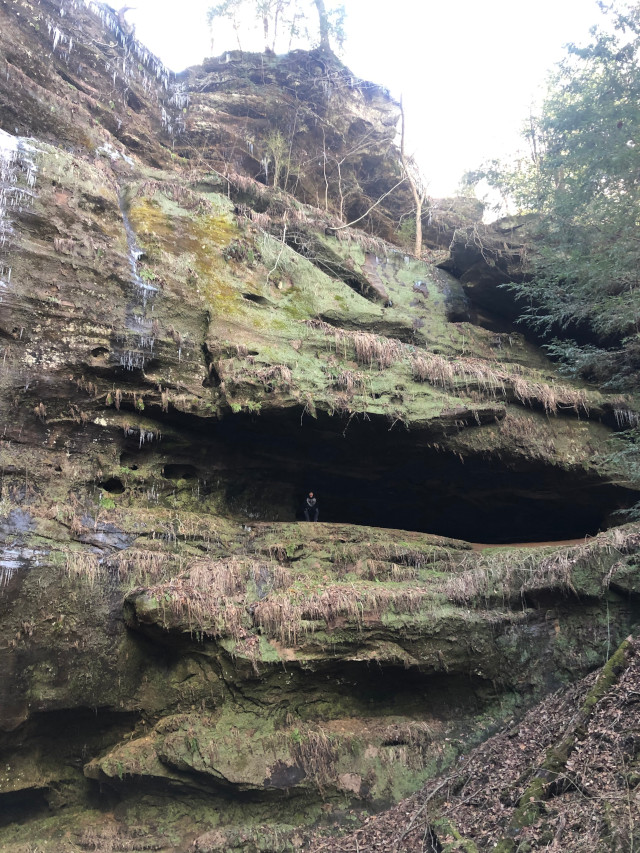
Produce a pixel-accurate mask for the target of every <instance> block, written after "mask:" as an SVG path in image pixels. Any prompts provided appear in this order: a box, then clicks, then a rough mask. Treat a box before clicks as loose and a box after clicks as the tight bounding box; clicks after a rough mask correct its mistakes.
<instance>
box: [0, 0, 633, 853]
mask: <svg viewBox="0 0 640 853" xmlns="http://www.w3.org/2000/svg"><path fill="white" fill-rule="evenodd" d="M0 24H1V28H0V359H1V366H2V369H1V370H0V389H1V390H0V417H1V419H2V434H1V438H0V460H1V464H2V468H1V481H0V489H1V492H0V534H1V536H2V541H3V555H2V561H1V563H0V612H1V613H2V619H1V621H0V642H1V645H2V649H3V652H2V657H0V678H1V680H0V746H1V749H2V759H3V760H2V767H3V772H2V774H0V810H1V811H0V814H2V819H1V820H0V847H2V849H3V850H6V851H9V853H24V851H26V850H29V849H32V848H31V847H30V845H32V844H33V843H35V844H36V846H37V848H38V850H40V849H43V850H55V851H78V850H104V851H108V850H109V851H111V850H131V851H137V850H148V849H155V850H163V851H164V850H166V851H169V850H185V851H186V850H198V851H201V853H204V851H209V850H210V851H213V850H243V851H267V850H289V849H299V848H301V847H303V846H304V845H305V844H307V845H308V844H312V845H313V844H315V843H316V842H314V841H308V840H305V836H304V835H303V831H306V830H305V829H304V828H305V827H309V826H312V825H313V826H324V827H325V828H326V827H333V826H334V825H335V826H336V827H338V828H340V827H341V828H343V829H344V828H345V827H346V828H348V827H350V826H352V825H353V823H354V821H358V820H360V818H361V817H364V816H366V815H367V814H369V813H371V812H373V811H379V810H381V809H384V808H386V807H389V806H391V805H392V804H394V803H396V802H398V801H399V800H400V799H401V798H402V797H404V796H407V795H409V794H412V793H413V792H415V791H416V790H417V789H418V788H419V787H420V786H421V785H422V784H423V783H425V782H428V781H429V780H432V779H434V778H435V777H436V776H437V775H438V774H439V773H441V772H444V771H446V770H447V768H450V767H451V766H453V765H454V763H455V762H456V761H457V760H458V757H459V756H461V755H463V754H465V753H466V752H468V750H469V749H470V748H471V747H473V746H474V745H476V744H477V743H479V742H480V741H482V740H484V739H485V738H486V737H488V736H489V735H490V734H492V733H494V732H495V731H496V730H497V729H498V728H499V727H500V726H501V725H502V724H503V723H507V722H508V723H509V725H513V724H514V723H513V720H514V719H516V718H518V719H519V718H520V717H521V716H522V715H523V714H524V712H525V711H526V710H527V709H528V708H529V707H531V706H532V704H533V703H535V702H536V701H538V700H540V699H541V698H542V697H543V696H544V695H546V694H548V693H549V692H550V691H553V690H555V689H559V688H562V687H563V686H565V685H568V684H570V683H572V682H574V681H575V680H576V679H578V678H581V677H582V676H584V675H585V674H586V673H588V672H589V671H591V670H594V669H595V668H597V667H599V666H601V665H602V664H604V663H605V661H606V660H607V658H608V656H609V654H610V653H611V652H613V651H614V650H615V648H616V647H617V645H618V644H619V643H620V642H621V641H622V640H623V639H624V638H625V637H626V636H627V635H628V634H629V632H630V631H631V630H632V628H633V626H634V625H635V624H636V623H637V617H638V612H637V596H638V583H639V581H638V573H637V571H638V570H637V553H638V542H639V541H640V540H639V539H638V536H639V534H638V529H637V527H634V526H633V525H628V526H626V527H623V528H614V527H613V524H614V523H615V521H616V518H617V516H616V515H615V514H614V513H615V512H616V511H617V510H620V509H623V508H625V507H628V506H629V505H631V504H633V503H634V502H635V501H636V500H637V498H638V495H637V493H636V492H635V491H634V489H633V487H632V485H631V484H630V483H629V482H628V481H627V479H626V476H625V472H624V471H622V470H619V469H618V468H616V465H615V463H614V461H612V460H611V457H610V455H608V441H609V439H610V437H611V435H612V431H613V430H615V429H617V428H619V427H620V426H625V425H627V424H628V423H631V422H637V417H638V416H637V414H636V413H635V411H634V409H633V405H632V402H631V401H630V400H628V399H626V398H623V397H620V396H616V397H613V396H611V395H607V394H604V393H602V392H601V391H600V390H598V389H597V388H595V387H591V386H587V385H585V384H575V383H572V382H570V381H567V380H565V379H562V378H561V377H559V375H558V374H557V371H556V369H555V367H554V365H553V364H551V363H550V362H549V361H548V360H547V359H546V358H545V357H544V356H543V355H542V353H541V351H540V350H539V349H538V348H537V347H536V346H535V345H534V344H533V343H531V342H530V341H527V340H526V338H525V337H524V336H523V334H522V333H521V332H519V331H516V330H514V328H513V327H512V326H511V322H510V317H509V311H508V310H503V309H502V308H501V307H500V306H498V310H499V312H500V315H501V316H496V315H495V310H496V305H497V303H498V302H499V301H500V300H499V297H497V296H496V293H497V291H496V286H495V285H496V282H497V283H500V281H502V280H504V278H503V276H507V277H508V276H509V275H515V274H520V267H519V266H517V265H518V262H519V261H518V248H517V241H516V239H515V238H512V236H509V239H508V240H507V238H506V237H505V235H504V234H502V235H501V234H500V232H499V231H497V230H495V229H494V230H493V231H492V232H491V235H490V240H489V239H488V238H486V237H485V239H484V240H478V242H475V238H474V236H473V235H474V234H479V233H480V231H481V230H482V226H481V225H480V224H479V218H480V216H481V211H479V210H477V208H476V206H475V205H474V203H473V202H470V201H468V200H456V201H451V202H447V201H440V202H438V203H437V204H434V205H433V206H432V210H431V214H430V219H429V220H428V221H427V220H425V235H426V239H427V241H428V244H429V249H428V252H427V254H428V255H429V258H430V259H431V260H432V261H433V262H434V263H428V262H427V261H426V260H418V259H416V258H413V257H412V256H411V255H409V254H408V253H407V250H406V248H405V244H404V243H403V238H402V228H401V221H402V218H403V217H404V216H405V215H406V214H407V213H409V212H410V210H411V199H410V193H409V191H408V189H407V187H406V186H405V185H404V184H403V182H402V173H401V167H400V162H399V157H398V151H397V147H396V145H395V141H394V140H395V136H396V124H397V120H398V107H397V105H396V104H395V103H394V102H393V100H392V99H391V98H390V97H389V94H388V93H387V92H386V91H385V90H384V89H382V88H380V87H378V86H374V85H372V84H370V83H367V82H365V81H362V80H359V79H357V78H356V77H354V76H353V75H352V74H351V73H350V72H349V71H348V69H346V68H345V67H344V66H343V65H342V64H341V63H340V62H339V61H338V60H337V59H335V57H331V56H330V55H327V53H326V52H319V51H318V52H314V51H310V52H303V51H298V52H294V53H292V54H289V55H287V56H284V57H276V56H273V55H266V54H265V55H247V54H239V53H235V52H232V53H229V54H225V55H223V56H222V57H220V58H218V59H211V60H207V62H205V64H204V65H203V66H201V67H196V68H191V69H189V70H188V71H186V72H184V73H183V74H180V75H177V76H176V75H174V74H173V73H172V72H170V71H169V70H168V69H166V68H165V67H164V65H163V64H162V63H161V62H160V61H159V60H158V59H157V58H156V57H154V56H153V55H152V54H151V53H150V52H149V51H148V50H147V49H146V48H145V47H144V46H143V45H141V44H140V43H139V42H137V41H136V40H135V37H134V34H133V33H131V32H127V31H124V30H123V29H122V27H121V22H120V21H119V18H118V15H117V13H116V12H114V11H113V10H111V9H110V8H109V7H107V6H104V5H101V4H98V3H96V2H93V0H82V2H81V0H58V2H55V3H54V2H51V0H39V1H38V0H2V3H1V5H0ZM356 220H357V222H356ZM350 223H353V224H351V225H350ZM463 234H464V235H465V236H464V238H463V236H462V235H463ZM505 240H506V242H505ZM491 241H493V243H492V242H491ZM485 246H493V248H494V249H495V250H496V251H497V252H498V254H499V263H497V264H496V262H495V257H493V256H489V255H488V254H487V252H486V251H485V250H484V247H485ZM498 250H499V251H498ZM436 263H437V266H436ZM516 266H517V269H516ZM496 267H498V268H499V274H497V275H496V274H494V273H493V272H492V270H495V269H496ZM472 269H473V270H474V272H473V273H472V272H469V270H472ZM478 281H481V283H482V284H481V286H480V287H479V290H478V289H477V288H476V286H475V285H476V284H477V282H478ZM471 284H473V285H474V286H473V287H472V286H471ZM478 294H480V295H478ZM492 300H493V301H492ZM309 489H313V490H314V491H315V492H317V493H318V495H319V498H320V513H321V514H320V522H319V523H317V524H310V525H305V524H304V523H300V522H301V517H302V516H301V512H300V510H301V504H302V500H303V497H304V495H305V494H306V492H308V491H309ZM599 531H601V532H599ZM586 537H588V538H586ZM557 540H576V541H573V542H572V543H567V544H562V545H559V544H557V545H556V546H549V547H538V548H535V549H531V548H527V547H522V548H519V547H518V548H514V547H510V548H507V547H497V546H500V545H502V546H504V545H506V544H509V543H510V544H511V545H513V543H518V542H519V543H527V542H538V543H542V542H551V541H554V542H557ZM474 542H475V543H484V544H485V545H487V544H492V545H493V546H496V547H494V549H489V550H487V549H486V548H483V547H481V546H480V545H472V544H470V543H474ZM317 843H318V844H319V843H322V844H324V845H325V847H324V848H323V849H331V846H330V843H331V842H326V841H322V842H317ZM438 843H440V842H438ZM327 844H329V846H326V845H327ZM434 844H435V842H434ZM308 849H316V848H315V847H313V846H311V847H308ZM433 849H443V848H441V847H440V848H437V847H435V846H434V848H433ZM451 849H457V848H451ZM460 849H462V848H460ZM603 849H604V848H603Z"/></svg>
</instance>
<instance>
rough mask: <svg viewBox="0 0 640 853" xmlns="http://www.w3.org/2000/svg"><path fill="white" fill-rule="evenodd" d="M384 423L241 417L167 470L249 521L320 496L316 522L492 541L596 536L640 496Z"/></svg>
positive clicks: (278, 515)
mask: <svg viewBox="0 0 640 853" xmlns="http://www.w3.org/2000/svg"><path fill="white" fill-rule="evenodd" d="M389 426H390V424H389V422H388V421H387V420H386V419H383V418H371V419H370V420H356V419H355V418H354V419H353V420H352V421H350V422H349V424H348V426H347V422H346V421H345V420H341V419H339V418H337V417H329V416H328V415H325V414H322V413H320V414H319V415H318V418H317V420H316V419H312V418H304V420H303V421H302V422H301V419H300V413H299V412H295V411H288V412H276V413H263V414H262V415H260V416H258V417H255V416H253V417H252V416H249V415H235V416H234V417H233V418H228V419H226V420H223V421H222V422H220V423H218V424H217V425H216V426H215V427H214V429H213V430H212V431H211V432H208V434H207V437H206V439H205V437H204V436H203V435H200V436H199V437H198V438H197V439H196V438H194V442H193V445H192V446H194V447H197V458H196V454H195V453H194V456H192V457H191V458H188V457H187V456H186V455H185V448H184V445H183V446H182V447H181V448H180V451H178V452H179V453H180V457H181V458H179V459H178V458H175V457H174V458H173V459H171V460H169V459H167V458H166V456H165V460H166V461H165V466H166V467H165V471H167V470H169V467H170V465H178V466H192V467H193V470H194V471H196V472H197V477H198V481H199V482H200V483H202V485H203V494H204V495H206V494H207V492H209V493H211V492H213V491H215V492H216V494H217V496H218V497H221V498H223V503H224V505H225V506H226V507H228V510H229V512H230V513H231V514H233V515H235V516H236V517H238V518H241V519H243V520H245V521H247V523H250V521H251V520H252V519H253V520H261V521H292V520H294V519H298V520H302V518H303V515H302V505H303V501H304V498H305V496H306V494H307V493H308V492H309V491H313V492H315V493H316V496H317V498H318V503H319V506H320V521H326V522H338V523H350V524H358V525H371V526H375V527H387V528H399V529H404V530H415V531H422V532H427V533H433V534H438V535H442V536H450V537H454V538H457V539H465V540H467V541H471V542H482V543H495V544H500V543H510V542H546V541H559V540H565V539H576V538H580V537H583V536H586V535H594V534H596V533H597V532H598V531H599V530H601V529H604V528H606V527H607V526H611V524H612V523H615V521H611V514H612V512H613V511H615V510H617V509H619V508H622V507H627V506H630V505H631V504H633V503H634V502H635V501H637V500H638V498H639V497H640V495H638V493H637V492H634V491H632V490H630V489H626V488H624V487H622V486H617V485H613V484H611V483H608V482H604V481H603V480H600V479H598V478H596V477H594V475H593V474H587V473H586V472H585V473H584V474H579V473H576V472H570V473H569V472H566V471H563V470H562V469H560V468H559V467H557V466H555V467H552V466H548V465H547V466H545V465H543V464H541V463H536V462H534V461H531V462H526V461H523V460H522V459H520V458H518V459H512V460H509V459H502V460H498V459H496V458H495V457H489V456H482V455H480V454H478V455H477V456H475V457H467V458H465V460H464V462H462V461H461V459H459V458H458V456H457V455H455V454H453V453H450V452H439V451H438V450H437V449H435V448H434V446H433V444H434V441H435V440H436V439H435V438H434V436H433V435H432V434H429V433H426V432H424V431H421V430H415V429H414V430H411V431H408V430H406V429H405V428H404V427H402V426H396V427H395V428H394V429H393V430H390V429H389ZM167 450H169V448H168V447H167V442H164V447H163V451H164V452H165V453H166V451H167ZM176 450H177V448H176ZM168 463H169V464H168Z"/></svg>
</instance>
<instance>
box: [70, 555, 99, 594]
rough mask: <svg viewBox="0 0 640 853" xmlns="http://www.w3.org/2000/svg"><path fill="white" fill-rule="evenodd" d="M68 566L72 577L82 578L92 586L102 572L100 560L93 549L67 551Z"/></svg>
mask: <svg viewBox="0 0 640 853" xmlns="http://www.w3.org/2000/svg"><path fill="white" fill-rule="evenodd" d="M66 568H67V574H68V575H69V577H70V578H81V579H82V580H84V581H87V582H88V583H89V585H90V586H94V585H95V582H96V580H97V579H98V577H99V576H100V574H101V565H100V560H99V559H98V556H97V554H94V553H93V552H92V551H67V553H66Z"/></svg>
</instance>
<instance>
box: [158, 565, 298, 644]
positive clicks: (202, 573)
mask: <svg viewBox="0 0 640 853" xmlns="http://www.w3.org/2000/svg"><path fill="white" fill-rule="evenodd" d="M291 582H292V577H291V573H290V572H289V570H288V569H285V568H284V567H282V566H278V565H275V564H273V563H266V562H265V563H262V562H257V561H254V560H239V559H236V558H231V559H227V560H217V561H208V560H197V561H195V562H193V563H192V564H191V565H190V566H189V567H188V568H187V569H186V570H185V571H184V572H182V573H181V574H180V575H178V577H176V578H173V579H172V580H171V581H169V582H168V583H164V584H159V585H156V586H154V587H150V588H149V590H148V592H149V595H151V596H153V597H155V598H157V599H158V600H160V601H166V602H168V607H169V610H170V612H171V614H172V616H173V617H174V618H175V619H177V620H184V621H186V623H187V625H188V626H189V627H190V629H191V630H193V631H203V632H204V633H206V634H208V635H209V636H213V637H223V636H229V637H232V638H233V639H236V640H241V639H245V638H246V637H247V636H248V634H249V629H250V628H251V619H250V613H249V608H250V605H253V603H254V602H255V600H256V599H258V600H259V599H260V598H261V597H264V596H268V595H269V594H270V593H271V592H272V591H274V590H281V589H284V588H286V587H288V586H290V584H291Z"/></svg>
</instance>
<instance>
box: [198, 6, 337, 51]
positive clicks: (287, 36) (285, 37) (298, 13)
mask: <svg viewBox="0 0 640 853" xmlns="http://www.w3.org/2000/svg"><path fill="white" fill-rule="evenodd" d="M344 16H345V10H344V6H342V5H339V6H334V7H333V8H331V7H330V8H327V4H326V3H325V0H222V2H221V3H218V4H217V5H215V6H211V7H210V8H209V12H208V19H209V24H210V26H212V27H213V26H214V22H215V21H216V20H218V21H220V20H226V21H228V22H230V24H231V26H232V28H233V30H234V32H235V34H236V38H237V41H238V48H239V49H242V44H241V41H240V31H241V29H242V28H243V27H246V26H248V25H251V24H252V23H253V24H255V23H258V24H259V26H260V27H261V29H262V32H263V35H264V46H265V50H273V51H275V50H276V46H277V45H282V46H283V48H284V49H286V50H290V49H291V47H292V45H293V43H294V42H295V41H296V40H298V39H301V40H303V41H304V42H306V43H307V44H308V43H312V44H313V43H316V44H317V45H318V46H319V47H320V49H321V50H326V51H331V42H332V40H333V41H334V43H335V44H336V45H337V46H338V47H339V48H340V47H341V46H342V42H343V40H344V29H343V25H344Z"/></svg>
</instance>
